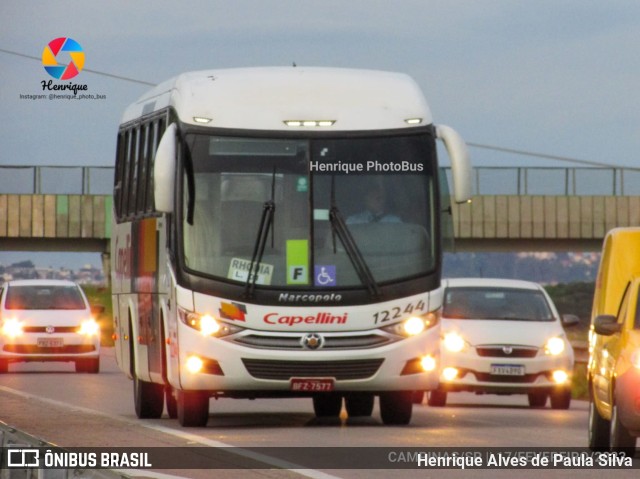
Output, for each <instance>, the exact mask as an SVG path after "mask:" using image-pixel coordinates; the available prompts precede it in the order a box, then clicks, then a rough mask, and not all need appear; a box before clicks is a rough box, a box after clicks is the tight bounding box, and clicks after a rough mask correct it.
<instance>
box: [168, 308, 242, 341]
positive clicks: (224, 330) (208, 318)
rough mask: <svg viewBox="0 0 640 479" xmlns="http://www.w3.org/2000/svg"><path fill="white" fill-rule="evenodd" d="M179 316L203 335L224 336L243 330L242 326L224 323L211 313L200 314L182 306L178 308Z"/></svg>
mask: <svg viewBox="0 0 640 479" xmlns="http://www.w3.org/2000/svg"><path fill="white" fill-rule="evenodd" d="M178 316H179V317H180V320H181V321H182V322H183V323H184V324H186V325H187V326H189V327H191V328H193V329H195V330H197V331H200V333H201V334H202V335H203V336H212V337H214V338H222V337H224V336H228V335H230V334H235V333H237V332H238V331H241V330H242V328H240V327H238V326H235V325H233V324H228V323H224V322H222V321H220V320H218V319H216V318H215V317H213V316H212V315H210V314H198V313H194V312H190V311H187V310H185V309H181V308H180V309H178Z"/></svg>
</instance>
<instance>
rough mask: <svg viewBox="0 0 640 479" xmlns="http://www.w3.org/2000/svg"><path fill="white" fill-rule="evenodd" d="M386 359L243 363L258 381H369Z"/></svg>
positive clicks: (251, 360) (245, 361)
mask: <svg viewBox="0 0 640 479" xmlns="http://www.w3.org/2000/svg"><path fill="white" fill-rule="evenodd" d="M383 361H384V359H356V360H348V361H274V360H265V359H246V358H243V359H242V362H243V364H244V366H245V367H246V368H247V371H248V372H249V374H251V376H253V377H254V378H256V379H273V380H281V381H288V380H289V379H291V378H295V377H303V378H327V377H329V378H335V379H336V380H338V381H340V380H349V379H367V378H370V377H371V376H373V375H374V374H375V373H376V372H377V371H378V369H380V366H381V365H382V363H383Z"/></svg>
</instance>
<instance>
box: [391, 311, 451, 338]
mask: <svg viewBox="0 0 640 479" xmlns="http://www.w3.org/2000/svg"><path fill="white" fill-rule="evenodd" d="M438 321H439V319H438V315H437V314H436V313H427V314H425V315H423V316H411V317H409V318H407V319H405V320H404V321H400V322H399V323H394V324H391V325H389V326H385V327H383V328H380V329H382V330H383V331H386V332H387V333H391V334H397V335H398V336H404V337H406V338H408V337H411V336H416V335H418V334H420V333H422V332H424V331H426V330H427V329H430V328H433V327H434V326H435V325H436V324H438Z"/></svg>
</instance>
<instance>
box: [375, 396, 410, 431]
mask: <svg viewBox="0 0 640 479" xmlns="http://www.w3.org/2000/svg"><path fill="white" fill-rule="evenodd" d="M412 410H413V391H390V392H385V393H381V394H380V417H381V418H382V422H383V423H384V424H387V425H405V424H409V422H410V421H411V413H412Z"/></svg>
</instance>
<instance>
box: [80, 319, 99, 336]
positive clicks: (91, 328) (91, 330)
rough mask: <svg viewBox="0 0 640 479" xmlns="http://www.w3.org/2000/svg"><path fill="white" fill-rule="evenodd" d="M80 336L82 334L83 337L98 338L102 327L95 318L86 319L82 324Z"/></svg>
mask: <svg viewBox="0 0 640 479" xmlns="http://www.w3.org/2000/svg"><path fill="white" fill-rule="evenodd" d="M78 334H82V335H83V336H97V335H98V334H100V325H99V324H98V323H97V322H96V320H95V319H93V318H90V319H86V320H84V321H82V323H80V327H79V328H78Z"/></svg>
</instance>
